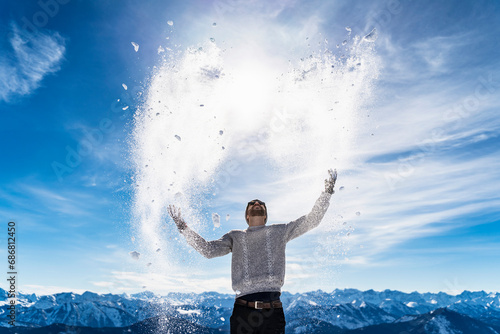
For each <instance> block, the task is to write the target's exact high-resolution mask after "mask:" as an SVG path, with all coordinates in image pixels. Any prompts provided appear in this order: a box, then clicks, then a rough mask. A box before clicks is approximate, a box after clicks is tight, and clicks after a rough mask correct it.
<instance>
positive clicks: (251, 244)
mask: <svg viewBox="0 0 500 334" xmlns="http://www.w3.org/2000/svg"><path fill="white" fill-rule="evenodd" d="M330 197H331V194H329V193H325V192H323V193H322V194H321V196H320V197H319V198H318V200H317V201H316V203H315V205H314V207H313V208H312V210H311V212H310V213H309V214H307V215H305V216H302V217H300V218H299V219H297V220H294V221H291V222H289V223H287V224H273V225H261V226H249V227H248V228H247V229H246V230H232V231H230V232H228V233H226V234H224V235H223V236H222V237H221V238H220V239H218V240H213V241H206V240H205V239H203V238H202V237H201V236H200V235H199V234H198V233H196V232H195V231H193V230H192V229H190V228H189V227H186V228H185V229H184V230H183V231H182V232H181V233H182V234H183V235H184V236H185V237H186V240H187V242H188V243H189V244H190V245H191V246H192V247H193V248H194V249H196V250H197V251H198V252H199V253H200V254H201V255H203V256H205V257H206V258H209V259H210V258H214V257H217V256H223V255H226V254H228V253H229V252H232V253H233V257H232V261H231V278H232V287H233V290H234V291H235V292H236V297H241V296H244V295H248V294H251V293H255V292H267V291H281V287H282V286H283V283H284V280H285V248H286V244H287V242H289V241H290V240H292V239H295V238H297V237H298V236H301V235H302V234H304V233H306V232H307V231H309V230H311V229H313V228H315V227H316V226H318V225H319V223H320V222H321V220H322V219H323V216H324V215H325V213H326V210H327V209H328V206H329V205H330Z"/></svg>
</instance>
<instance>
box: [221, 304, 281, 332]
mask: <svg viewBox="0 0 500 334" xmlns="http://www.w3.org/2000/svg"><path fill="white" fill-rule="evenodd" d="M230 322H231V334H285V324H286V322H285V314H284V313H283V309H282V308H271V309H262V310H256V309H253V308H250V307H247V306H243V305H239V304H234V309H233V315H231V319H230Z"/></svg>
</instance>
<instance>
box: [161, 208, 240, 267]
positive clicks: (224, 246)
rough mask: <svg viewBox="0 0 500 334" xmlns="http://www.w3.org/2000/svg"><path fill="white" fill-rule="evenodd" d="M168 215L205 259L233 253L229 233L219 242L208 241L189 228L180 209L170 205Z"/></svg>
mask: <svg viewBox="0 0 500 334" xmlns="http://www.w3.org/2000/svg"><path fill="white" fill-rule="evenodd" d="M168 213H169V215H170V217H172V219H173V220H174V223H175V225H177V229H178V230H179V232H181V234H182V235H183V236H184V237H185V238H186V241H187V243H188V244H190V245H191V246H192V247H193V248H194V249H195V250H196V251H197V252H198V253H200V254H201V255H203V256H204V257H206V258H208V259H211V258H214V257H217V256H223V255H226V254H228V253H230V252H231V250H232V248H233V239H232V238H231V236H230V235H229V234H228V233H226V234H225V235H223V236H222V238H220V239H218V240H213V241H206V240H205V239H203V238H202V237H201V236H200V235H199V234H198V233H196V232H195V231H193V230H192V229H190V228H189V226H187V224H186V222H185V221H184V219H182V217H181V209H180V208H179V209H177V208H176V207H175V206H173V205H169V206H168Z"/></svg>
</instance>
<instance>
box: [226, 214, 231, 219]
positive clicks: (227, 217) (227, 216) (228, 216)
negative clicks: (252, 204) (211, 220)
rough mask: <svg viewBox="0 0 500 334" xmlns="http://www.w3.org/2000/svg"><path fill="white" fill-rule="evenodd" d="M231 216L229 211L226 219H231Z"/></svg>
mask: <svg viewBox="0 0 500 334" xmlns="http://www.w3.org/2000/svg"><path fill="white" fill-rule="evenodd" d="M229 218H231V216H230V215H229V213H228V214H227V215H226V221H228V220H229Z"/></svg>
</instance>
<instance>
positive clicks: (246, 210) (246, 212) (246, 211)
mask: <svg viewBox="0 0 500 334" xmlns="http://www.w3.org/2000/svg"><path fill="white" fill-rule="evenodd" d="M254 201H258V199H254ZM249 206H250V204H247V208H246V209H245V220H246V221H247V224H249V223H250V222H249V221H248V219H247V214H248V207H249ZM263 206H264V208H265V209H266V220H265V221H264V223H267V206H266V204H265V203H264V204H263Z"/></svg>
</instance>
